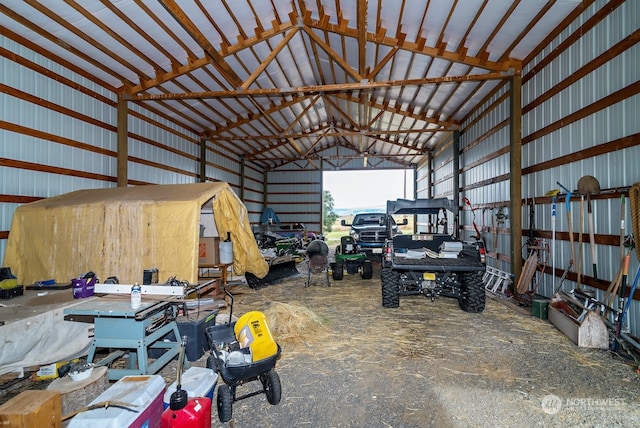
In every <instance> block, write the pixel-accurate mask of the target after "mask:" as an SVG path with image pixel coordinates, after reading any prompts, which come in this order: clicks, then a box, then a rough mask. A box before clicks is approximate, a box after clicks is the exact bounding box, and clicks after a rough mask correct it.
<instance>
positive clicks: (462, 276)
mask: <svg viewBox="0 0 640 428" xmlns="http://www.w3.org/2000/svg"><path fill="white" fill-rule="evenodd" d="M447 213H449V214H447ZM396 214H406V215H413V214H417V215H425V217H424V218H420V217H419V218H418V222H425V223H426V222H427V221H428V222H429V224H435V227H436V231H435V233H415V234H411V235H409V234H403V235H395V236H394V234H393V231H392V228H393V224H392V223H391V222H388V223H387V240H386V242H385V245H384V254H383V255H382V273H381V277H382V306H384V307H385V308H397V307H398V306H399V305H400V296H405V295H413V294H422V295H424V296H426V297H430V298H431V299H432V300H435V298H436V297H439V296H447V297H453V298H456V299H458V302H459V304H460V308H461V309H462V310H463V311H466V312H482V311H483V310H484V307H485V291H484V284H483V282H482V276H483V275H484V272H485V269H486V265H485V248H484V245H483V243H482V241H474V242H463V241H461V240H460V239H459V233H458V206H457V205H456V204H455V203H454V202H453V201H452V200H450V199H446V198H439V199H416V200H407V199H398V200H397V201H387V218H391V216H392V215H396ZM427 216H429V217H431V218H433V217H434V216H435V218H436V221H435V222H432V221H430V220H429V217H427ZM450 217H453V223H454V227H453V233H452V234H449V233H448V218H450ZM439 226H442V227H443V229H444V230H443V231H442V232H443V233H437V232H438V230H437V229H438V227H439Z"/></svg>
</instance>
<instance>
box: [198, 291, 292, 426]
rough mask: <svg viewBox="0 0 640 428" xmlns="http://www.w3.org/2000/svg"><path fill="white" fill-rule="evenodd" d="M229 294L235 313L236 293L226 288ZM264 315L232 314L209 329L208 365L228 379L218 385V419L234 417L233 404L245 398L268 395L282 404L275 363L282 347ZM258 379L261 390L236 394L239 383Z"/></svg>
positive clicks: (207, 331)
mask: <svg viewBox="0 0 640 428" xmlns="http://www.w3.org/2000/svg"><path fill="white" fill-rule="evenodd" d="M225 293H226V294H227V295H228V296H230V297H231V302H232V303H231V308H232V312H233V296H231V294H229V293H228V291H227V290H226V289H225ZM252 315H253V318H252ZM256 315H257V317H256ZM261 315H262V313H260V312H250V313H247V314H245V315H244V316H243V317H241V318H240V319H239V320H238V321H235V322H232V321H231V314H229V322H227V323H224V324H219V325H213V326H211V327H207V329H206V334H207V339H208V341H209V344H210V346H211V355H210V356H209V357H208V358H207V367H208V368H211V369H214V370H216V371H217V372H218V374H219V376H220V378H222V380H223V381H224V384H222V385H218V393H217V397H216V404H217V407H218V418H219V419H220V421H221V422H228V421H229V420H231V417H232V414H233V403H234V402H236V401H239V400H243V399H245V398H249V397H253V396H255V395H258V394H265V395H266V396H267V401H268V402H269V404H273V405H276V404H278V403H280V398H281V395H282V389H281V385H280V377H279V376H278V373H276V371H275V365H276V361H277V360H278V358H279V357H280V353H281V348H280V345H278V344H276V343H275V341H272V338H271V333H270V332H269V331H268V326H267V325H266V322H265V320H264V318H261V317H260V316H261ZM247 317H249V318H247ZM262 317H263V316H262ZM245 320H246V321H247V322H245ZM260 341H263V342H266V343H260ZM249 342H253V344H256V343H258V344H259V345H260V346H259V347H251V346H248V343H249ZM263 345H265V346H263ZM256 380H259V381H260V384H261V385H260V388H259V389H256V390H254V391H252V392H249V393H247V394H244V395H241V396H238V395H237V394H236V389H237V387H238V386H240V385H243V384H245V383H248V382H252V381H256Z"/></svg>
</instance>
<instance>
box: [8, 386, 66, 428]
mask: <svg viewBox="0 0 640 428" xmlns="http://www.w3.org/2000/svg"><path fill="white" fill-rule="evenodd" d="M0 426H1V427H7V428H34V427H43V428H48V427H52V428H60V427H62V400H61V399H60V393H59V392H57V391H47V390H29V391H23V392H21V393H20V394H18V395H17V396H15V397H13V398H12V399H11V400H9V401H7V402H6V403H4V404H3V405H2V406H0Z"/></svg>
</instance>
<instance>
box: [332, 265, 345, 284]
mask: <svg viewBox="0 0 640 428" xmlns="http://www.w3.org/2000/svg"><path fill="white" fill-rule="evenodd" d="M331 276H332V277H333V279H334V280H336V281H342V278H344V266H343V265H342V263H336V267H335V268H334V269H333V272H331Z"/></svg>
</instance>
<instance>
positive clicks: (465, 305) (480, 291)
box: [458, 272, 487, 313]
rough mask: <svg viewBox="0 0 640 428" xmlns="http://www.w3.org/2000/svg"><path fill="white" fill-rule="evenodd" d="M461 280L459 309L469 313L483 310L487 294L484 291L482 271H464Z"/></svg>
mask: <svg viewBox="0 0 640 428" xmlns="http://www.w3.org/2000/svg"><path fill="white" fill-rule="evenodd" d="M462 281H463V283H462V287H461V290H460V298H459V299H458V303H459V304H460V309H462V310H463V311H465V312H471V313H480V312H482V311H484V307H485V303H486V298H487V296H486V294H485V292H484V284H483V282H482V273H481V272H473V273H466V274H464V277H463V278H462Z"/></svg>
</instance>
